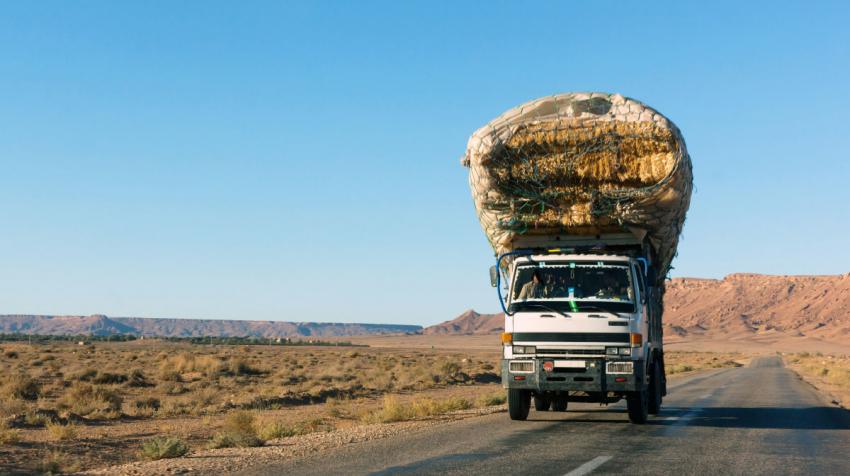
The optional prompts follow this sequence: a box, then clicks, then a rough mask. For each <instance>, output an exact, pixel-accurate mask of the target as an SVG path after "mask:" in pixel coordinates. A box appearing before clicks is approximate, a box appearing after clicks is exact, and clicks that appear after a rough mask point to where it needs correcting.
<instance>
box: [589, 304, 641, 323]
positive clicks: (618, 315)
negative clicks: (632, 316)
mask: <svg viewBox="0 0 850 476" xmlns="http://www.w3.org/2000/svg"><path fill="white" fill-rule="evenodd" d="M578 308H579V310H581V308H585V309H588V310H590V309H593V310H596V311H599V312H604V313H606V314H611V315H613V316H617V317H619V318H620V319H628V318H629V316H621V315H620V313H619V312H614V311H609V310H607V309H602V308H601V307H599V306H593V305H586V304H579V305H578Z"/></svg>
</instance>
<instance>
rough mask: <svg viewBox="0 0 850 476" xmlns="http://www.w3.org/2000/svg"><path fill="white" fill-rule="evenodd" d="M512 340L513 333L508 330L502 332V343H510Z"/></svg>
mask: <svg viewBox="0 0 850 476" xmlns="http://www.w3.org/2000/svg"><path fill="white" fill-rule="evenodd" d="M513 341H514V335H513V334H511V333H510V332H502V344H512V343H513Z"/></svg>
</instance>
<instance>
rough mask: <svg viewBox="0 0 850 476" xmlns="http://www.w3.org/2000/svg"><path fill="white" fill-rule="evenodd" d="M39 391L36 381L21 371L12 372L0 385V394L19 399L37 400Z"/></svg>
mask: <svg viewBox="0 0 850 476" xmlns="http://www.w3.org/2000/svg"><path fill="white" fill-rule="evenodd" d="M40 392H41V388H40V386H39V385H38V382H36V381H35V380H34V379H32V378H30V377H29V376H27V375H24V374H21V373H19V374H13V375H12V376H11V377H9V378H8V380H6V382H5V383H4V384H3V386H2V387H0V396H3V397H6V398H20V399H21V400H37V399H38V395H39V393H40Z"/></svg>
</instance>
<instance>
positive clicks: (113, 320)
mask: <svg viewBox="0 0 850 476" xmlns="http://www.w3.org/2000/svg"><path fill="white" fill-rule="evenodd" d="M421 329H422V326H410V325H400V324H348V323H325V322H279V321H232V320H215V319H154V318H142V317H107V316H103V315H93V316H33V315H5V316H3V315H0V333H5V334H11V333H22V334H43V335H59V334H68V335H100V336H102V335H112V334H133V335H139V336H142V335H144V336H158V337H208V336H213V337H347V336H355V335H376V334H404V333H415V332H419V331H420V330H421Z"/></svg>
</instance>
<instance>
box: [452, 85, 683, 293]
mask: <svg viewBox="0 0 850 476" xmlns="http://www.w3.org/2000/svg"><path fill="white" fill-rule="evenodd" d="M462 162H463V165H465V166H467V167H469V184H470V187H471V188H472V196H473V199H474V201H475V208H476V210H477V212H478V218H479V220H480V222H481V226H482V228H483V229H484V232H485V234H486V235H487V238H488V239H489V241H490V244H491V245H492V246H493V250H494V251H495V252H496V253H497V254H499V253H504V252H507V251H510V250H511V249H513V243H514V240H515V239H516V238H517V236H518V235H522V234H541V235H551V234H569V235H591V234H592V235H595V234H599V233H609V232H621V231H624V230H628V229H640V230H644V231H646V236H647V238H648V239H649V242H650V244H651V245H652V247H653V248H654V250H655V253H656V257H657V264H658V270H659V279H663V277H664V276H665V275H666V274H667V272H668V270H669V268H670V262H671V261H672V260H673V257H674V256H675V254H676V246H677V244H678V240H679V234H680V233H681V231H682V226H683V225H684V221H685V214H686V212H687V209H688V205H689V202H690V197H691V189H692V186H693V175H692V167H691V160H690V157H689V156H688V152H687V149H686V147H685V141H684V139H683V138H682V135H681V133H680V132H679V129H678V128H677V127H676V126H675V125H674V124H673V123H672V122H671V121H670V120H668V119H667V118H666V117H664V116H662V115H661V114H659V113H658V112H657V111H655V110H654V109H651V108H649V107H647V106H646V105H644V104H642V103H640V102H638V101H635V100H633V99H629V98H625V97H623V96H621V95H619V94H604V93H571V94H559V95H556V96H551V97H545V98H541V99H537V100H535V101H531V102H528V103H525V104H523V105H520V106H518V107H516V108H514V109H511V110H509V111H507V112H506V113H504V114H502V115H501V116H499V117H497V118H496V119H494V120H493V121H491V122H490V123H488V124H487V125H485V126H484V127H482V128H480V129H478V130H477V131H476V132H475V133H474V134H472V137H470V139H469V144H468V145H467V149H466V154H465V155H464V157H463V160H462Z"/></svg>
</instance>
